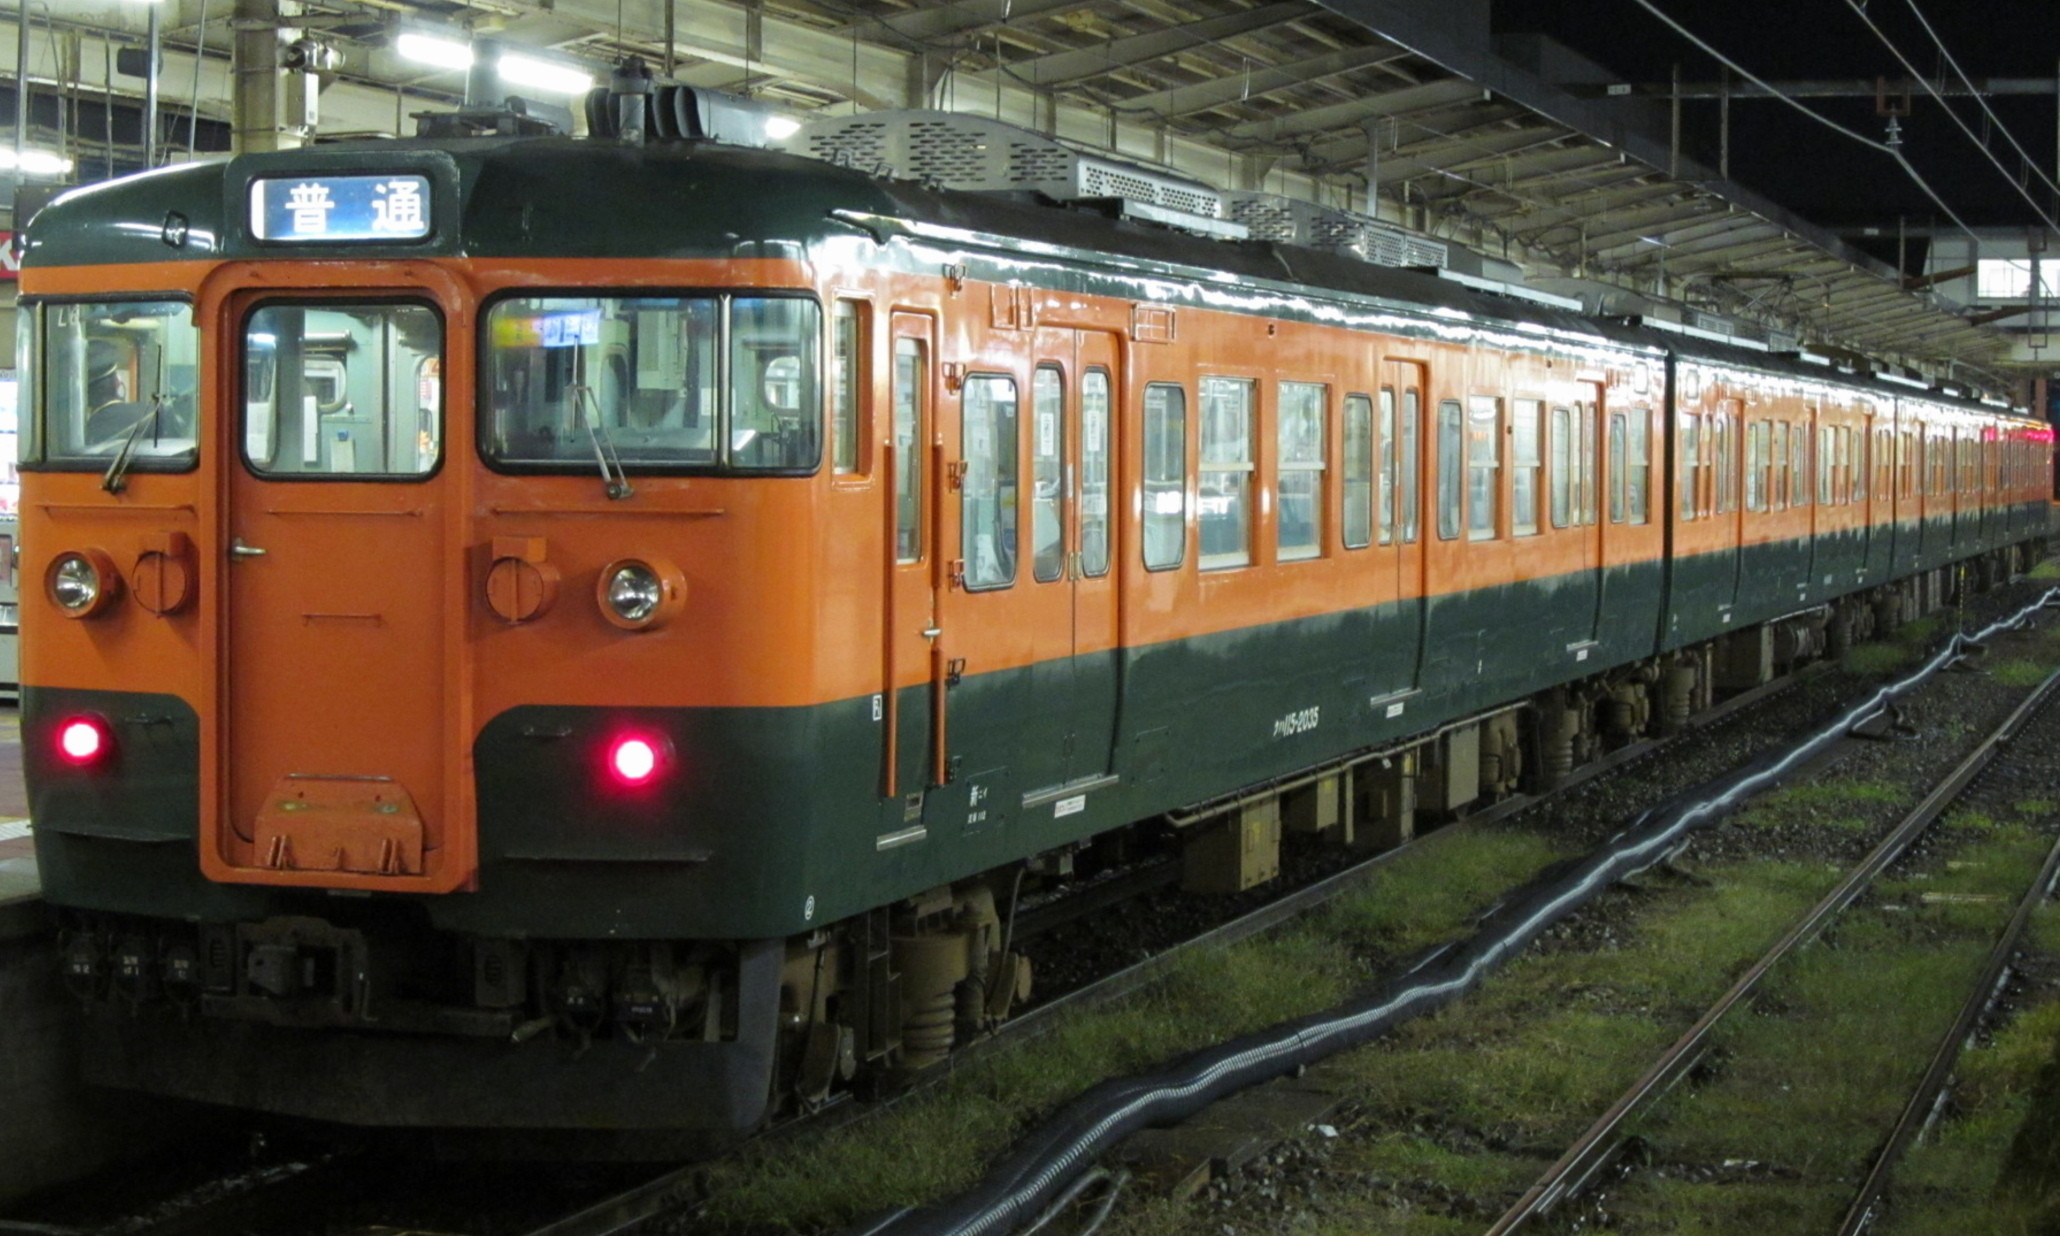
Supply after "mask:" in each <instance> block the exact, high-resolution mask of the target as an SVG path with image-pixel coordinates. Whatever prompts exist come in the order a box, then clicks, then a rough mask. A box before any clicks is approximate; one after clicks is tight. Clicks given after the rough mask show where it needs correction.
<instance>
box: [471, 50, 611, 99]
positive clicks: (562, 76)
mask: <svg viewBox="0 0 2060 1236" xmlns="http://www.w3.org/2000/svg"><path fill="white" fill-rule="evenodd" d="M494 67H495V68H496V69H497V70H498V71H499V72H500V75H501V77H502V78H503V79H505V80H507V81H508V82H511V83H513V84H514V85H517V86H528V87H529V88H530V89H532V90H548V91H550V92H552V93H553V94H585V93H586V92H587V91H589V90H592V89H593V88H594V75H593V74H591V73H587V72H583V71H581V70H579V69H575V68H572V67H570V66H569V65H564V64H554V63H552V62H551V61H549V60H539V59H537V58H536V57H535V56H524V55H520V54H518V53H515V52H509V53H507V54H505V55H503V56H502V57H501V58H500V60H499V62H498V63H496V64H495V66H494Z"/></svg>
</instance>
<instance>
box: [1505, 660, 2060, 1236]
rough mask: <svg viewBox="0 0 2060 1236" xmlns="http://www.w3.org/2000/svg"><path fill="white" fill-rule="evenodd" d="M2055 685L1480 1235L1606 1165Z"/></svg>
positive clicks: (2049, 683)
mask: <svg viewBox="0 0 2060 1236" xmlns="http://www.w3.org/2000/svg"><path fill="white" fill-rule="evenodd" d="M2056 685H2060V673H2056V674H2054V675H2053V676H2052V677H2049V678H2047V679H2046V680H2045V681H2044V682H2043V683H2041V684H2039V686H2038V688H2037V689H2036V690H2035V691H2033V692H2032V693H2031V694H2030V695H2028V696H2026V697H2025V699H2024V700H2023V702H2022V703H2020V704H2019V705H2018V706H2017V708H2016V709H2015V710H2014V711H2012V712H2011V714H2010V715H2009V716H2008V717H2007V718H2005V719H2004V721H2003V723H2002V724H2001V725H1999V726H1997V727H1996V729H1995V730H1994V731H1993V732H1991V733H1990V734H1989V736H1988V737H1987V738H1985V739H1983V740H1982V742H1981V745H1980V746H1978V747H1976V748H1975V749H1974V750H1973V751H1972V752H1970V753H1969V754H1968V756H1967V758H1966V759H1964V760H1962V761H1961V762H1960V764H1959V765H1958V766H1957V767H1956V768H1954V769H1953V771H1952V772H1951V773H1949V774H1948V775H1947V776H1946V777H1945V778H1944V779H1943V780H1941V781H1940V782H1939V783H1938V784H1937V785H1936V786H1934V787H1933V788H1932V790H1931V792H1930V793H1929V794H1927V795H1925V797H1924V800H1923V801H1922V802H1920V803H1918V804H1917V806H1916V807H1915V808H1914V809H1912V810H1911V811H1910V813H1909V814H1908V815H1907V816H1905V817H1904V818H1903V820H1902V822H1901V823H1899V824H1897V825H1896V827H1895V828H1894V829H1893V830H1891V831H1890V833H1889V834H1888V835H1887V836H1886V837H1884V838H1883V839H1882V840H1881V842H1880V844H1878V845H1876V846H1875V847H1874V849H1873V851H1872V852H1870V853H1869V854H1868V855H1867V857H1866V858H1864V859H1862V860H1861V861H1860V863H1859V864H1858V865H1856V866H1855V867H1854V868H1853V869H1852V870H1851V871H1849V872H1848V873H1847V874H1846V877H1845V879H1844V880H1842V881H1840V882H1839V885H1838V887H1836V888H1834V889H1833V890H1831V892H1829V893H1827V894H1825V896H1824V898H1823V899H1822V900H1820V901H1819V902H1817V904H1816V905H1814V906H1812V907H1811V908H1810V909H1809V910H1808V911H1806V912H1805V913H1804V914H1803V916H1802V917H1801V918H1800V919H1798V920H1797V921H1796V922H1795V924H1794V925H1793V926H1791V927H1790V928H1789V929H1788V931H1787V932H1786V933H1784V934H1783V935H1782V937H1781V938H1780V939H1779V940H1777V941H1776V942H1775V943H1774V945H1773V946H1772V947H1771V948H1769V949H1768V950H1767V952H1766V953H1765V954H1764V955H1763V956H1762V957H1761V958H1760V959H1759V960H1758V961H1757V962H1755V963H1754V964H1753V966H1752V968H1751V969H1749V970H1747V971H1746V972H1745V973H1744V974H1742V975H1740V976H1739V978H1738V980H1737V982H1735V983H1733V984H1732V985H1731V987H1730V989H1729V990H1728V991H1726V992H1725V993H1724V994H1723V995H1722V996H1720V997H1718V998H1717V1001H1716V1002H1715V1003H1714V1004H1712V1005H1710V1007H1709V1008H1708V1009H1707V1010H1705V1011H1704V1012H1703V1014H1702V1016H1701V1017H1699V1018H1697V1019H1696V1021H1695V1024H1694V1025H1692V1026H1690V1027H1689V1028H1688V1030H1687V1031H1685V1032H1684V1033H1683V1034H1682V1035H1681V1037H1680V1038H1678V1039H1676V1040H1675V1041H1674V1043H1673V1045H1672V1046H1670V1047H1668V1048H1667V1050H1666V1051H1665V1052H1663V1053H1661V1055H1660V1056H1659V1058H1658V1059H1657V1060H1656V1061H1655V1062H1654V1063H1653V1065H1652V1066H1651V1067H1650V1068H1649V1069H1647V1070H1646V1071H1645V1073H1644V1075H1643V1076H1641V1077H1639V1079H1638V1080H1637V1081H1636V1082H1633V1083H1632V1084H1631V1086H1630V1088H1629V1089H1627V1090H1625V1091H1624V1093H1623V1094H1622V1095H1620V1096H1618V1098H1617V1100H1616V1101H1615V1102H1614V1103H1612V1104H1610V1106H1609V1108H1608V1110H1606V1111H1604V1112H1603V1114H1602V1115H1600V1116H1598V1117H1597V1118H1596V1119H1595V1122H1594V1123H1593V1124H1591V1125H1589V1126H1588V1128H1587V1130H1586V1131H1584V1132H1583V1133H1582V1134H1581V1136H1580V1137H1578V1138H1577V1139H1575V1140H1574V1142H1573V1144H1572V1145H1571V1146H1569V1147H1568V1148H1567V1150H1566V1152H1565V1153H1564V1154H1562V1155H1561V1156H1560V1157H1559V1159H1558V1160H1557V1161H1556V1162H1554V1163H1553V1164H1552V1166H1551V1167H1549V1168H1547V1169H1546V1170H1545V1173H1544V1174H1543V1175H1541V1176H1540V1177H1539V1178H1538V1179H1537V1181H1536V1182H1534V1183H1533V1184H1532V1185H1531V1187H1530V1188H1529V1189H1528V1190H1526V1191H1525V1192H1524V1194H1523V1196H1522V1197H1520V1198H1519V1199H1517V1202H1516V1204H1515V1205H1513V1206H1511V1207H1510V1208H1509V1209H1508V1210H1506V1211H1504V1212H1503V1214H1502V1216H1501V1218H1499V1219H1497V1220H1496V1221H1495V1223H1494V1225H1493V1226H1492V1227H1490V1228H1489V1229H1488V1231H1487V1236H1506V1234H1507V1233H1510V1232H1515V1231H1517V1230H1519V1229H1521V1228H1522V1227H1523V1226H1524V1225H1525V1224H1526V1223H1528V1222H1529V1221H1530V1220H1532V1219H1534V1218H1537V1217H1538V1216H1540V1215H1542V1214H1544V1213H1546V1212H1547V1211H1549V1210H1551V1209H1552V1208H1553V1207H1554V1206H1556V1205H1558V1204H1559V1203H1560V1202H1562V1201H1564V1200H1566V1199H1567V1198H1568V1197H1570V1196H1572V1195H1574V1194H1576V1193H1578V1192H1580V1190H1581V1189H1582V1188H1584V1187H1585V1186H1586V1185H1587V1183H1588V1182H1589V1181H1590V1180H1592V1179H1593V1178H1594V1176H1595V1174H1596V1173H1597V1172H1599V1171H1601V1170H1602V1169H1603V1168H1604V1167H1606V1166H1607V1165H1608V1164H1609V1163H1610V1162H1612V1161H1613V1160H1614V1159H1615V1158H1616V1155H1617V1153H1618V1151H1619V1150H1620V1149H1621V1148H1622V1145H1623V1141H1624V1139H1623V1137H1622V1136H1621V1135H1620V1134H1621V1130H1622V1129H1623V1127H1624V1126H1625V1125H1626V1124H1627V1123H1629V1122H1630V1120H1631V1119H1632V1118H1633V1117H1634V1116H1636V1115H1638V1114H1639V1113H1641V1112H1642V1111H1644V1110H1645V1109H1646V1108H1647V1107H1648V1106H1650V1105H1651V1103H1652V1102H1653V1101H1654V1100H1656V1099H1657V1098H1659V1097H1660V1096H1661V1095H1663V1094H1665V1093H1666V1092H1667V1091H1668V1090H1669V1089H1671V1088H1672V1087H1673V1086H1674V1084H1675V1083H1676V1082H1678V1081H1679V1080H1680V1079H1681V1078H1682V1077H1684V1076H1686V1075H1687V1073H1688V1071H1689V1070H1690V1069H1692V1068H1694V1067H1695V1065H1696V1063H1697V1062H1698V1061H1700V1060H1701V1059H1702V1056H1703V1054H1704V1053H1705V1052H1706V1051H1707V1050H1708V1046H1709V1039H1710V1036H1711V1034H1712V1033H1713V1032H1714V1031H1715V1029H1716V1027H1717V1025H1718V1024H1719V1023H1720V1022H1722V1021H1723V1019H1724V1018H1725V1016H1727V1015H1728V1014H1729V1013H1730V1012H1731V1011H1732V1010H1734V1009H1735V1008H1736V1007H1737V1006H1738V1005H1739V1004H1740V1003H1741V1002H1743V1001H1744V1000H1746V998H1747V997H1749V996H1750V995H1751V994H1752V992H1753V989H1754V988H1755V987H1757V986H1758V984H1759V982H1760V980H1761V979H1762V978H1764V977H1765V976H1766V975H1767V973H1768V972H1769V971H1770V970H1772V969H1773V968H1774V966H1775V965H1777V964H1778V963H1779V962H1780V961H1781V960H1782V959H1783V958H1785V957H1787V956H1788V954H1790V953H1791V952H1793V951H1795V950H1796V949H1797V948H1799V947H1801V946H1802V945H1803V944H1806V943H1808V942H1809V941H1810V940H1812V939H1815V938H1816V937H1817V935H1818V934H1820V933H1821V932H1822V930H1823V929H1824V926H1825V925H1826V924H1827V923H1829V922H1830V921H1831V919H1832V918H1833V917H1835V916H1836V915H1838V914H1839V913H1840V912H1842V911H1843V910H1845V909H1846V907H1848V906H1850V905H1851V904H1852V903H1853V902H1854V901H1855V900H1856V899H1857V898H1858V897H1859V896H1860V894H1861V893H1862V892H1864V891H1866V889H1867V887H1868V886H1869V885H1871V884H1872V883H1873V882H1874V880H1875V879H1876V878H1877V877H1879V876H1880V874H1881V873H1882V872H1883V871H1884V870H1886V869H1887V868H1888V866H1889V865H1890V864H1891V863H1893V862H1895V860H1896V859H1898V858H1900V857H1901V856H1902V855H1903V854H1904V853H1905V852H1906V851H1907V850H1908V849H1909V848H1910V846H1911V845H1912V844H1913V843H1914V842H1915V841H1916V840H1917V839H1918V838H1919V837H1920V836H1922V835H1923V834H1924V832H1925V830H1926V829H1927V828H1929V827H1930V826H1931V824H1932V822H1933V821H1934V820H1936V819H1937V818H1938V817H1939V816H1940V815H1941V814H1943V813H1944V811H1945V809H1946V807H1947V806H1948V805H1949V804H1951V803H1952V801H1953V800H1954V799H1955V798H1957V797H1959V795H1960V794H1961V792H1962V791H1964V790H1965V789H1966V788H1967V786H1968V785H1969V783H1971V782H1972V781H1973V780H1974V778H1975V777H1976V776H1977V775H1979V774H1980V773H1981V771H1982V770H1983V769H1984V768H1987V767H1988V765H1989V764H1990V763H1991V762H1993V761H1994V759H1995V757H1996V755H1997V753H1998V752H1999V751H2000V750H2001V749H2002V747H2003V746H2004V745H2005V744H2007V743H2008V742H2009V741H2010V740H2011V739H2012V738H2014V737H2016V735H2017V733H2018V732H2019V731H2020V730H2022V729H2023V727H2024V726H2025V725H2026V724H2027V723H2028V722H2029V721H2030V719H2031V718H2032V716H2033V715H2034V714H2036V713H2037V712H2038V710H2039V709H2041V708H2043V707H2044V706H2045V705H2046V704H2048V703H2049V702H2050V701H2051V700H2052V698H2053V696H2054V689H2055V686H2056Z"/></svg>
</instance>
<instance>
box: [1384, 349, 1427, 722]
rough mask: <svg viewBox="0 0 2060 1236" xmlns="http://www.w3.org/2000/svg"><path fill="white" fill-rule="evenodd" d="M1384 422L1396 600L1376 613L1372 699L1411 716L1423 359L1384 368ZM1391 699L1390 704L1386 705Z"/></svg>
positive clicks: (1416, 666)
mask: <svg viewBox="0 0 2060 1236" xmlns="http://www.w3.org/2000/svg"><path fill="white" fill-rule="evenodd" d="M1381 378H1382V382H1381V388H1380V402H1379V405H1378V407H1377V409H1376V412H1377V415H1378V417H1379V421H1378V424H1377V425H1376V426H1375V432H1376V433H1377V434H1378V436H1379V444H1378V449H1379V451H1380V505H1379V509H1378V510H1377V512H1376V519H1377V522H1378V523H1379V525H1380V532H1379V541H1380V547H1381V551H1382V552H1383V553H1388V554H1392V555H1393V558H1394V570H1395V577H1394V582H1395V593H1394V595H1395V600H1394V603H1393V604H1392V605H1389V606H1387V607H1385V609H1384V610H1383V611H1382V612H1380V613H1378V614H1377V615H1376V616H1375V622H1374V629H1373V665H1372V676H1371V679H1370V687H1371V694H1372V696H1373V699H1374V702H1375V705H1376V707H1377V708H1379V709H1381V710H1382V711H1384V712H1386V713H1387V715H1389V716H1394V717H1399V716H1402V715H1404V712H1405V710H1406V707H1407V703H1406V697H1408V696H1410V695H1413V694H1414V693H1415V692H1416V690H1417V688H1418V685H1419V675H1420V674H1421V672H1422V663H1423V634H1424V610H1425V608H1426V606H1427V605H1428V604H1429V601H1428V598H1427V597H1426V596H1425V595H1424V582H1425V581H1424V554H1423V535H1422V533H1423V502H1424V494H1423V489H1424V486H1423V484H1422V478H1423V477H1424V476H1426V475H1428V473H1427V472H1426V471H1425V467H1426V465H1425V462H1424V461H1425V454H1426V452H1427V451H1428V450H1429V442H1430V438H1431V435H1430V433H1429V431H1428V429H1427V428H1426V421H1425V417H1426V416H1427V411H1426V409H1427V408H1428V407H1429V398H1428V394H1427V392H1428V391H1429V389H1430V385H1429V374H1428V372H1427V367H1426V366H1425V365H1424V364H1423V363H1422V362H1420V361H1404V360H1390V361H1388V362H1387V363H1386V364H1385V365H1383V366H1382V372H1381ZM1383 701H1386V702H1385V703H1383Z"/></svg>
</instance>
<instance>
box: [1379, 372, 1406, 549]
mask: <svg viewBox="0 0 2060 1236" xmlns="http://www.w3.org/2000/svg"><path fill="white" fill-rule="evenodd" d="M1400 458H1401V444H1400V443H1399V442H1398V441H1397V440H1396V438H1395V388H1394V387H1392V386H1383V387H1381V391H1380V543H1381V544H1383V545H1388V544H1392V543H1393V542H1394V539H1395V533H1396V531H1397V530H1398V529H1399V528H1400V527H1401V521H1400V520H1398V519H1397V518H1396V517H1395V516H1396V511H1395V504H1396V502H1397V501H1399V500H1400V489H1399V485H1400V483H1401V477H1399V476H1398V475H1397V474H1396V468H1397V466H1398V464H1399V460H1400Z"/></svg>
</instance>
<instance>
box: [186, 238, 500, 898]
mask: <svg viewBox="0 0 2060 1236" xmlns="http://www.w3.org/2000/svg"><path fill="white" fill-rule="evenodd" d="M363 269H364V272H365V275H366V276H374V277H376V276H383V277H380V278H378V282H376V283H364V284H356V285H354V283H353V280H352V279H351V277H350V276H351V274H353V273H356V272H345V273H343V274H341V275H339V273H338V272H334V271H329V272H325V274H324V278H323V286H322V287H321V288H320V289H319V290H316V289H312V288H311V289H306V290H302V289H278V290H259V289H256V288H251V289H248V290H239V291H236V292H234V293H232V294H231V295H229V296H228V297H227V298H226V299H225V301H224V317H223V320H222V322H221V330H220V334H219V338H220V339H221V340H222V344H221V346H222V348H223V349H224V351H225V353H232V354H231V355H225V356H224V360H225V361H227V362H229V363H228V364H227V365H226V366H225V368H224V370H223V372H224V373H225V374H226V375H227V376H228V377H229V379H230V380H229V381H226V382H224V383H223V388H224V389H234V390H235V392H236V393H235V394H234V395H231V396H229V397H228V398H227V399H226V400H225V401H224V402H225V403H226V405H227V406H228V407H230V408H233V409H235V410H236V412H237V413H238V414H239V418H240V422H241V423H240V424H237V425H235V426H234V427H233V428H232V429H231V431H230V433H231V440H230V441H229V442H228V443H226V444H225V446H226V447H227V448H228V449H227V450H226V451H225V455H226V456H227V458H226V460H225V472H226V473H227V477H226V483H225V486H224V492H223V498H224V505H223V507H222V510H221V520H222V532H223V535H222V543H223V544H224V545H225V546H226V559H227V560H226V561H225V562H224V563H223V564H222V566H223V571H222V579H223V585H222V588H223V597H224V611H223V620H224V621H223V625H224V632H225V634H224V642H223V645H222V649H221V651H222V654H223V658H224V659H223V662H222V670H221V688H222V696H221V704H222V706H221V708H220V709H219V710H218V716H219V718H220V721H219V728H218V730H217V731H215V732H214V734H213V735H212V738H213V745H214V751H213V760H212V761H211V764H212V767H213V768H214V770H215V771H216V778H215V787H216V792H215V793H214V794H213V795H212V799H213V803H214V806H215V817H214V819H212V820H211V821H210V822H209V823H210V829H209V831H210V834H211V836H210V837H209V840H210V841H211V842H212V844H210V845H204V846H203V863H204V866H205V868H206V869H207V870H208V873H209V874H210V875H212V876H214V877H215V878H218V879H229V880H249V881H259V882H265V883H275V884H298V885H315V886H322V887H335V888H356V889H383V890H396V891H446V890H449V889H452V888H455V887H458V886H460V885H462V884H463V883H465V882H466V881H467V880H469V879H470V878H471V876H472V874H473V869H474V865H475V862H476V846H475V844H474V830H473V820H472V795H471V781H470V777H469V775H468V773H467V765H466V761H465V758H464V756H465V751H466V748H467V745H468V742H469V737H470V735H469V726H470V717H469V714H468V711H467V709H466V708H465V706H464V704H465V697H464V694H463V692H462V691H461V690H460V689H459V687H458V685H457V684H459V683H462V682H463V681H464V677H463V676H464V673H465V667H464V665H463V664H461V661H462V657H463V640H462V629H461V628H462V627H463V625H464V624H463V616H464V606H465V604H466V595H465V591H464V581H465V578H466V577H465V572H464V570H463V557H464V556H463V552H462V546H461V544H460V538H459V536H458V535H457V533H456V532H455V531H454V529H453V520H452V518H451V516H452V515H453V514H455V513H459V512H462V509H463V501H462V497H461V495H460V494H459V492H458V489H459V486H460V485H461V484H462V478H463V476H464V475H465V468H464V467H463V466H462V464H463V462H464V461H463V460H453V459H451V458H449V456H450V454H451V452H452V451H453V444H454V443H461V442H463V441H464V439H463V438H462V437H454V436H452V435H450V434H448V433H447V430H446V410H447V409H448V408H449V407H451V406H455V405H454V404H453V402H452V401H451V400H450V398H449V392H447V391H446V389H445V382H444V375H445V373H446V372H448V371H449V368H450V362H451V360H452V359H453V352H454V351H457V352H466V351H469V348H468V347H467V343H466V341H467V340H469V338H470V336H471V327H470V321H469V319H464V318H459V317H456V316H454V315H452V314H451V313H450V312H449V311H448V309H447V306H451V305H462V304H463V303H464V301H463V299H462V296H461V295H460V293H459V290H458V289H457V288H455V287H453V286H443V287H441V288H440V294H439V285H440V284H446V281H445V280H443V279H442V278H441V277H440V276H439V275H438V274H437V272H435V271H434V270H433V269H430V268H419V269H417V268H412V267H408V266H405V265H400V266H395V267H392V268H363Z"/></svg>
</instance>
